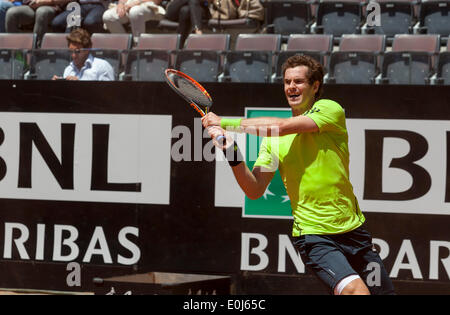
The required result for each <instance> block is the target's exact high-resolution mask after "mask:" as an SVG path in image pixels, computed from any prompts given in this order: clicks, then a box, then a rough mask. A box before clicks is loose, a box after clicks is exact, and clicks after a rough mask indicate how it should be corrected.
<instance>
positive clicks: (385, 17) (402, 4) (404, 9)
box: [363, 0, 417, 45]
mask: <svg viewBox="0 0 450 315" xmlns="http://www.w3.org/2000/svg"><path fill="white" fill-rule="evenodd" d="M376 2H377V3H378V4H379V5H380V9H381V12H380V24H381V25H380V26H369V25H367V23H366V24H365V25H364V27H363V33H367V34H372V33H374V34H382V35H386V40H387V41H388V42H387V44H389V45H390V44H391V42H392V39H393V37H394V36H395V35H396V34H410V33H412V30H413V26H414V24H415V23H416V21H417V17H416V15H415V13H414V5H416V3H417V2H416V1H411V0H376Z"/></svg>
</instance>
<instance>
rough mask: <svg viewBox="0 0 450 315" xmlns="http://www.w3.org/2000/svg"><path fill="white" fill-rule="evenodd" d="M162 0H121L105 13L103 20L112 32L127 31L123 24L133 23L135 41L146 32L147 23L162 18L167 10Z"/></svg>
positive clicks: (132, 30) (132, 29)
mask: <svg viewBox="0 0 450 315" xmlns="http://www.w3.org/2000/svg"><path fill="white" fill-rule="evenodd" d="M161 2H162V0H119V2H118V3H117V5H113V6H112V7H111V8H110V9H108V10H106V12H105V13H104V14H103V22H104V23H105V26H106V28H107V29H108V30H109V31H110V32H111V33H127V30H126V29H125V27H124V25H123V24H127V23H130V24H131V32H132V33H133V39H134V42H135V43H137V41H138V38H139V36H140V35H141V34H142V33H145V23H146V22H147V21H149V20H159V19H161V18H162V17H163V16H164V14H165V13H166V11H165V10H164V8H163V7H162V6H160V4H161Z"/></svg>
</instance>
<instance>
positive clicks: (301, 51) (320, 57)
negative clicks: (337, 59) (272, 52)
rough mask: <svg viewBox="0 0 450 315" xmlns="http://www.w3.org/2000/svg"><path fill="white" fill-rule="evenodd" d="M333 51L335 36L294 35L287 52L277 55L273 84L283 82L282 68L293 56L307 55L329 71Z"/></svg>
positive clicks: (290, 37) (289, 40) (289, 41)
mask: <svg viewBox="0 0 450 315" xmlns="http://www.w3.org/2000/svg"><path fill="white" fill-rule="evenodd" d="M332 50H333V35H324V34H293V35H290V36H289V38H288V42H287V46H286V50H282V51H280V52H279V53H278V54H277V58H276V60H277V61H276V65H275V73H274V75H273V76H272V82H281V80H282V73H281V67H282V65H283V63H284V62H285V61H286V59H288V58H289V57H291V56H293V55H307V56H310V57H313V58H314V59H316V60H317V61H319V62H320V63H321V64H322V65H323V66H324V69H325V71H327V69H328V56H329V55H330V53H331V51H332Z"/></svg>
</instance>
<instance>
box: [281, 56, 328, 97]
mask: <svg viewBox="0 0 450 315" xmlns="http://www.w3.org/2000/svg"><path fill="white" fill-rule="evenodd" d="M298 66H305V67H308V73H307V74H306V75H307V79H308V83H309V84H310V85H313V84H314V82H316V81H319V89H318V90H317V92H316V95H315V96H314V98H315V100H318V99H319V98H320V96H321V95H322V91H323V76H324V70H323V67H322V65H321V64H320V63H319V62H318V61H316V60H315V59H314V58H312V57H309V56H303V55H294V56H291V57H289V58H288V59H287V60H286V61H285V62H284V63H283V66H282V68H281V69H282V70H281V71H282V73H283V78H284V74H285V73H286V70H287V69H289V68H295V67H298Z"/></svg>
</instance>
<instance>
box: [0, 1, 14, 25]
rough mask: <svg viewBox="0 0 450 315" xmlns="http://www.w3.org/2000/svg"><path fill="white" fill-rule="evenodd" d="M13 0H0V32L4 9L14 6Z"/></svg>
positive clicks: (4, 14)
mask: <svg viewBox="0 0 450 315" xmlns="http://www.w3.org/2000/svg"><path fill="white" fill-rule="evenodd" d="M13 1H14V0H0V33H4V32H5V31H6V29H5V18H6V11H7V10H8V9H9V8H12V7H13V6H14V3H13Z"/></svg>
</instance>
